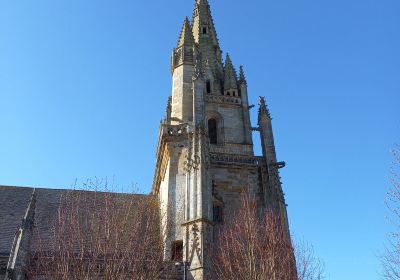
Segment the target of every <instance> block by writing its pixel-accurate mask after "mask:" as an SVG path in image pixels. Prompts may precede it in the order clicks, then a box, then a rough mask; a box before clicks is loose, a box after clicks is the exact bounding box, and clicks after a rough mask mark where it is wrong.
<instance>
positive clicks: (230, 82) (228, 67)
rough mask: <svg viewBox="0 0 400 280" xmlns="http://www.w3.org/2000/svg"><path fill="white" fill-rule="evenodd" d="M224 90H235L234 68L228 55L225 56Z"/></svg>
mask: <svg viewBox="0 0 400 280" xmlns="http://www.w3.org/2000/svg"><path fill="white" fill-rule="evenodd" d="M224 89H225V90H230V89H237V77H236V71H235V68H234V67H233V64H232V60H231V58H230V56H229V53H227V54H226V59H225V79H224Z"/></svg>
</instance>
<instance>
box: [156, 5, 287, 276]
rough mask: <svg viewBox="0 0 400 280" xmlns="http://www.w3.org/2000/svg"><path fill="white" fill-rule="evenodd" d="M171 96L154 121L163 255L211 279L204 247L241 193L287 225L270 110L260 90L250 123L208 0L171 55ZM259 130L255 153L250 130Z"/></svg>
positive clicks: (239, 77) (241, 78)
mask: <svg viewBox="0 0 400 280" xmlns="http://www.w3.org/2000/svg"><path fill="white" fill-rule="evenodd" d="M171 74H172V84H173V86H172V96H171V97H170V98H169V100H168V104H167V109H166V115H165V118H164V120H163V121H162V122H161V125H160V133H159V142H158V147H157V155H156V156H157V164H156V170H155V176H154V182H153V189H152V192H153V194H155V195H157V196H158V197H159V200H160V204H161V210H162V211H161V212H162V224H163V230H164V233H165V236H166V249H165V260H166V261H174V262H181V263H184V264H185V275H186V277H187V279H195V280H203V279H210V278H209V276H208V272H209V267H210V259H209V255H210V248H211V247H212V245H213V242H214V238H215V232H216V231H217V229H218V228H219V227H222V226H223V225H224V219H226V217H228V215H231V214H232V213H234V212H235V210H236V209H238V207H239V205H240V200H241V197H240V196H241V194H242V193H243V192H248V193H249V194H250V195H251V196H252V197H255V198H257V200H258V201H259V205H260V207H271V208H272V209H274V210H275V211H277V213H279V214H280V215H281V217H282V222H283V223H284V226H285V228H286V229H287V231H289V228H288V222H287V214H286V204H285V199H284V194H283V191H282V186H281V182H280V177H279V168H282V167H283V166H284V163H283V162H278V161H277V158H276V152H275V144H274V136H273V130H272V124H271V117H270V114H269V111H268V109H267V106H266V102H265V99H264V98H263V97H260V101H259V112H258V126H257V127H252V126H251V123H250V113H249V110H250V109H251V108H252V107H253V106H250V105H249V101H248V92H247V81H246V78H245V74H244V70H243V67H240V69H239V74H238V73H237V71H236V69H235V67H234V64H233V62H232V59H231V57H230V56H229V54H226V57H225V59H224V60H223V59H222V51H221V49H220V46H219V42H218V37H217V32H216V29H215V26H214V22H213V18H212V15H211V10H210V6H209V4H208V1H207V0H195V7H194V11H193V16H192V19H191V20H189V19H188V18H186V19H185V20H184V22H183V26H182V29H181V32H180V35H179V39H178V43H177V45H176V47H175V48H174V50H173V52H172V58H171ZM253 131H258V132H259V133H260V135H261V145H262V151H263V154H262V156H255V155H254V151H253V141H252V132H253Z"/></svg>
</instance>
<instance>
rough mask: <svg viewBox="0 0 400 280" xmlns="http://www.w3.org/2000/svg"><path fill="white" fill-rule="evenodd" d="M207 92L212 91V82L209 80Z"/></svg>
mask: <svg viewBox="0 0 400 280" xmlns="http://www.w3.org/2000/svg"><path fill="white" fill-rule="evenodd" d="M207 93H211V82H210V81H207Z"/></svg>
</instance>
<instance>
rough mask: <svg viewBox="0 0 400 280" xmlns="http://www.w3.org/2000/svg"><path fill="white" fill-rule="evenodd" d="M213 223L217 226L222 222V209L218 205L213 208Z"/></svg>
mask: <svg viewBox="0 0 400 280" xmlns="http://www.w3.org/2000/svg"><path fill="white" fill-rule="evenodd" d="M213 222H214V223H218V224H222V223H223V222H224V216H223V209H222V206H220V205H214V206H213Z"/></svg>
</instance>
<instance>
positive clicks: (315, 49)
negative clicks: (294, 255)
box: [0, 0, 400, 280]
mask: <svg viewBox="0 0 400 280" xmlns="http://www.w3.org/2000/svg"><path fill="white" fill-rule="evenodd" d="M193 2H194V1H188V0H174V1H165V0H154V1H127V0H120V1H105V0H96V1H94V0H86V1H80V0H69V1H52V0H36V1H9V0H8V1H7V0H0V184H4V185H24V186H44V187H57V188H60V187H62V188H68V187H70V186H71V185H72V184H73V183H74V181H75V179H78V180H79V181H83V180H84V179H85V178H89V177H90V178H91V177H94V176H98V177H108V178H115V182H116V183H117V184H119V186H120V187H121V189H122V188H123V187H125V188H126V187H127V186H129V185H131V184H137V186H138V188H139V189H140V191H142V192H149V190H150V186H151V183H152V176H153V169H154V165H155V149H156V144H157V143H156V142H157V133H158V125H159V121H160V119H161V118H162V117H163V115H164V110H165V104H166V100H167V97H168V96H169V95H170V92H171V76H170V68H169V62H170V54H171V50H172V48H173V47H174V46H175V44H176V41H177V39H178V34H179V31H180V28H181V25H182V22H183V19H184V16H186V15H188V16H191V13H192V9H193ZM210 3H211V5H212V8H213V15H214V20H215V23H216V27H217V32H218V35H219V39H220V43H221V47H222V49H223V50H224V51H225V52H226V51H229V52H230V55H231V58H232V60H233V63H234V64H235V65H236V67H238V66H239V65H240V64H243V65H244V69H245V71H246V75H247V79H248V83H249V91H250V100H251V102H252V103H253V104H256V103H257V97H258V96H259V95H265V96H266V98H267V101H268V103H269V107H270V110H271V113H272V115H273V117H274V123H273V125H274V129H275V138H276V145H277V152H278V157H279V159H280V160H284V161H286V162H287V167H286V168H285V169H284V170H283V171H282V180H283V182H284V188H285V192H286V197H287V202H288V204H289V215H290V220H291V229H292V232H293V234H294V235H295V236H296V237H299V238H304V239H306V240H308V241H310V242H311V243H313V244H314V246H315V250H316V251H317V253H318V255H319V256H321V257H322V258H323V259H324V261H325V262H326V269H327V274H328V276H329V277H328V279H334V280H373V279H379V276H378V272H379V269H380V268H379V262H378V260H377V258H376V255H378V254H379V252H380V251H381V250H382V248H383V244H384V240H385V234H386V232H388V231H389V230H390V227H389V225H388V222H387V221H386V219H385V216H386V214H387V211H386V209H385V206H384V198H385V193H386V191H387V189H388V187H389V183H388V182H389V180H388V177H389V168H390V164H391V160H392V158H391V155H390V149H391V148H392V147H393V146H394V144H395V143H396V142H399V141H400V135H399V131H400V130H399V126H400V119H399V108H400V94H399V92H400V55H399V50H400V36H399V35H400V17H399V14H400V2H399V1H398V0H351V1H349V0H326V1H321V0H303V1H298V0H282V1H270V0H268V1H265V0H253V1H246V2H243V1H239V0H230V1H229V2H228V1H217V0H210ZM227 3H229V4H227ZM254 112H255V111H254ZM252 117H253V124H254V125H255V124H256V122H255V120H256V118H255V117H256V116H254V115H253V116H252ZM254 137H255V139H257V137H258V136H257V135H254ZM256 143H258V141H256ZM256 151H257V153H259V151H260V149H259V148H258V147H257V148H256Z"/></svg>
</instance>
